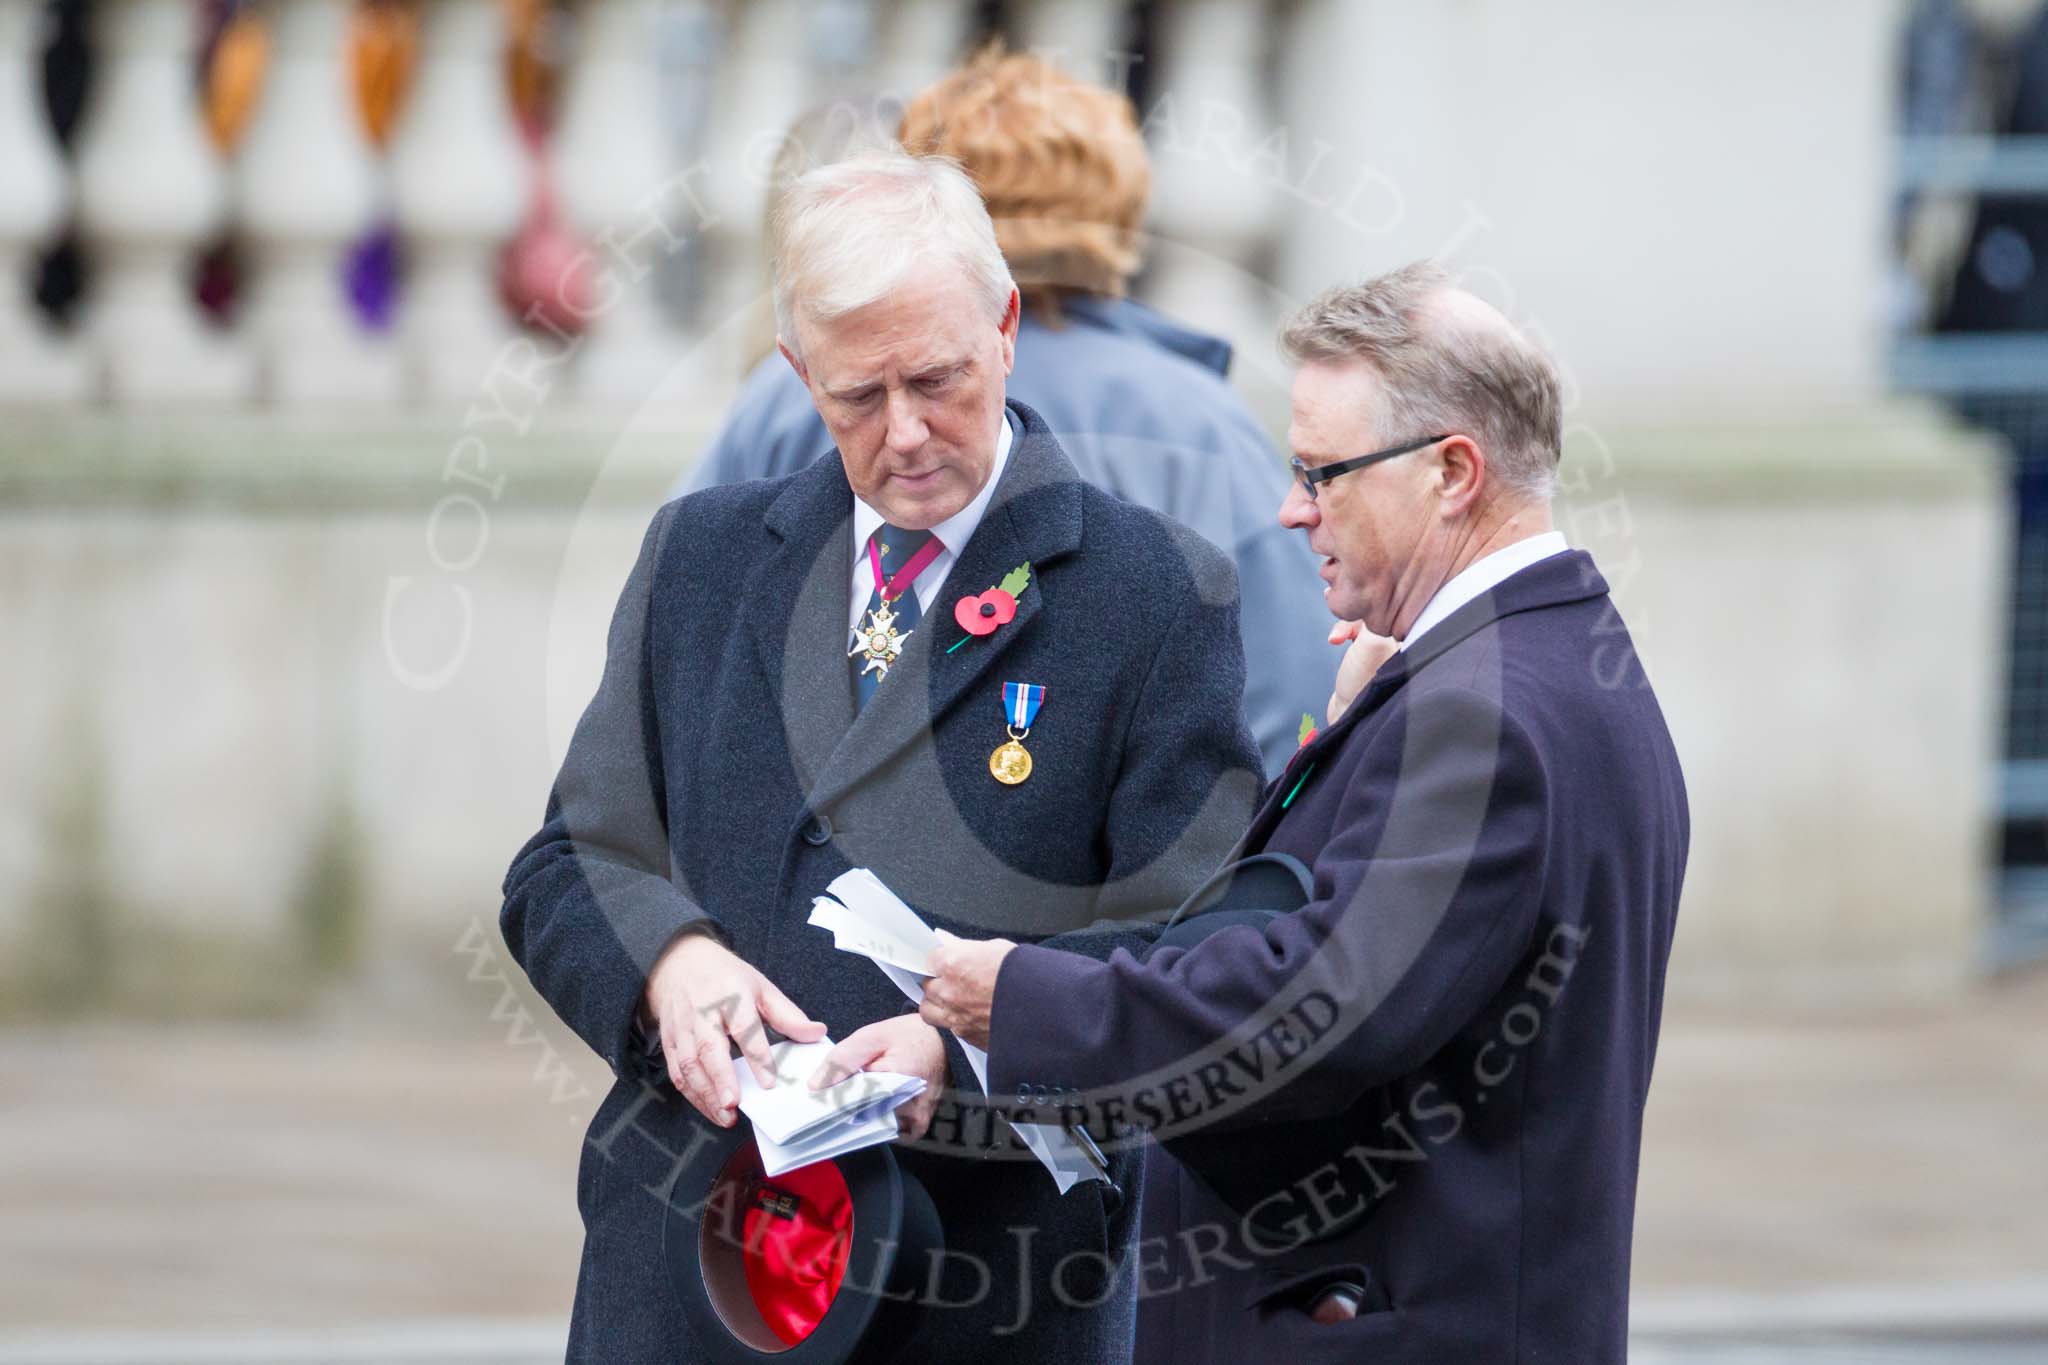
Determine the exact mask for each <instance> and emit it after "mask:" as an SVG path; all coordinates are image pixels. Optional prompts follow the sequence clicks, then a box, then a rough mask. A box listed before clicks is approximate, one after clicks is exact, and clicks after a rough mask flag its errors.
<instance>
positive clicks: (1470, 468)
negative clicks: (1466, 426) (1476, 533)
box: [1436, 436, 1488, 518]
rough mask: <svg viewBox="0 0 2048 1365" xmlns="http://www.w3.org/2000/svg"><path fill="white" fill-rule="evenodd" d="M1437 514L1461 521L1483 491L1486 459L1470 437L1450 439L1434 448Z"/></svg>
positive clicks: (1486, 473) (1485, 478) (1484, 488)
mask: <svg viewBox="0 0 2048 1365" xmlns="http://www.w3.org/2000/svg"><path fill="white" fill-rule="evenodd" d="M1436 458H1437V511H1438V512H1439V514H1441V515H1442V516H1444V517H1446V518H1449V517H1460V516H1463V515H1464V514H1465V513H1466V512H1468V511H1470V510H1471V508H1472V505H1473V504H1474V503H1475V502H1477V501H1478V500H1479V495H1480V494H1481V493H1482V492H1484V491H1485V490H1486V481H1487V475H1488V471H1487V468H1486V455H1485V452H1483V451H1481V450H1480V449H1479V447H1478V446H1476V445H1474V444H1473V443H1472V438H1471V437H1469V436H1453V437H1451V438H1450V439H1449V440H1447V441H1445V442H1443V443H1442V444H1441V445H1439V446H1438V447H1437V456H1436Z"/></svg>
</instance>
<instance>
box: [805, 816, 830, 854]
mask: <svg viewBox="0 0 2048 1365" xmlns="http://www.w3.org/2000/svg"><path fill="white" fill-rule="evenodd" d="M804 842H805V843H807V844H809V845H810V846H811V847H812V848H823V847H824V846H825V845H827V844H829V843H831V842H832V822H831V821H830V820H829V819H827V818H826V817H824V816H822V815H820V816H816V817H814V818H813V819H812V820H811V823H809V824H808V825H805V826H804Z"/></svg>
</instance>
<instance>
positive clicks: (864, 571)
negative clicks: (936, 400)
mask: <svg viewBox="0 0 2048 1365" xmlns="http://www.w3.org/2000/svg"><path fill="white" fill-rule="evenodd" d="M1011 439H1012V436H1011V432H1010V410H1009V409H1008V408H1004V409H1003V415H1002V429H1001V430H1000V431H998V432H997V433H996V458H995V463H994V465H992V466H991V467H990V469H989V471H988V482H986V483H984V484H983V485H982V486H981V491H980V492H979V493H976V494H975V495H974V501H972V502H970V503H968V504H967V505H966V506H965V507H963V508H961V509H960V510H959V511H957V512H955V513H954V514H953V515H952V516H950V517H947V518H946V519H945V520H944V521H942V522H940V523H939V524H938V525H937V526H934V527H932V534H933V535H935V536H937V537H938V538H939V544H941V545H943V546H945V547H946V548H945V549H943V550H941V551H939V554H938V557H937V558H936V559H934V560H932V562H931V563H929V564H927V565H926V566H925V568H924V572H923V573H920V574H919V575H918V576H917V581H916V582H915V583H912V584H911V585H910V589H911V591H912V592H914V593H916V594H917V606H918V610H919V611H923V612H929V611H930V610H931V607H932V599H933V598H934V597H937V596H938V595H939V586H940V585H941V584H943V583H944V582H945V581H946V575H947V574H949V573H951V572H952V571H953V565H954V563H955V562H956V561H957V560H958V559H959V558H960V549H961V547H962V546H964V545H966V544H967V538H968V537H969V536H971V535H973V534H974V528H975V527H977V526H979V525H981V514H982V513H983V512H986V511H987V510H988V500H989V498H990V497H992V496H993V495H994V494H995V491H996V484H997V483H998V482H1000V481H1001V479H1002V477H1003V466H1004V465H1006V464H1008V463H1009V462H1010V441H1011ZM884 520H886V518H884V517H883V516H882V514H881V513H880V512H877V511H876V510H875V509H874V508H872V507H870V506H868V505H867V504H866V503H865V502H863V501H861V499H860V498H859V496H858V495H856V496H855V498H854V500H853V601H852V604H851V605H850V606H849V607H848V608H847V612H846V633H847V636H848V638H849V640H850V639H851V637H852V635H853V632H854V630H855V629H856V628H857V627H859V625H860V618H861V613H862V612H865V611H866V610H867V607H868V599H869V598H870V597H873V596H874V595H875V571H874V569H873V567H872V566H871V565H869V563H868V541H869V540H870V539H872V538H873V537H874V534H875V532H876V531H878V530H880V529H881V527H882V522H883V521H884ZM889 573H890V569H889V567H888V566H887V565H884V566H883V568H882V576H883V577H884V578H887V577H888V576H889ZM977 591H978V589H977Z"/></svg>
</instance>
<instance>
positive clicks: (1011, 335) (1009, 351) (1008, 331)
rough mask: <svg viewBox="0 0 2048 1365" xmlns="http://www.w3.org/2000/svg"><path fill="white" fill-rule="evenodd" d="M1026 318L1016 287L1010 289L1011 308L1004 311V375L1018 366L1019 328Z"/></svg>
mask: <svg viewBox="0 0 2048 1365" xmlns="http://www.w3.org/2000/svg"><path fill="white" fill-rule="evenodd" d="M1023 317H1024V304H1023V300H1022V299H1021V298H1020V297H1019V296H1018V293H1017V290H1016V287H1015V286H1014V285H1013V286H1012V287H1011V289H1010V304H1009V307H1007V308H1005V309H1004V310H1003V327H1002V332H1003V373H1004V374H1008V373H1010V371H1011V370H1013V369H1014V368H1016V365H1017V326H1018V324H1019V323H1020V322H1022V320H1023Z"/></svg>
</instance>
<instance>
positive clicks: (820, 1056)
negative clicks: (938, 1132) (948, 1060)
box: [733, 1038, 924, 1175]
mask: <svg viewBox="0 0 2048 1365" xmlns="http://www.w3.org/2000/svg"><path fill="white" fill-rule="evenodd" d="M831 1051H832V1040H831V1039H830V1038H821V1039H819V1040H818V1041H817V1042H815V1043H797V1042H781V1043H777V1044H775V1045H774V1046H773V1047H772V1048H771V1049H770V1052H771V1053H772V1054H773V1056H774V1058H775V1085H774V1088H773V1089H763V1088H762V1086H761V1083H760V1082H759V1081H757V1080H755V1079H754V1071H753V1068H752V1067H750V1066H748V1065H747V1064H746V1061H745V1060H744V1059H743V1058H737V1057H736V1058H734V1059H733V1072H734V1074H735V1075H736V1076H737V1077H738V1078H739V1086H740V1112H741V1113H742V1114H745V1115H746V1116H747V1120H748V1122H750V1123H752V1124H753V1125H754V1145H755V1146H757V1147H759V1148H760V1149H761V1171H762V1174H764V1175H781V1174H782V1173H783V1172H784V1171H793V1170H795V1169H796V1168H797V1167H799V1166H808V1165H810V1164H811V1163H812V1162H814V1161H824V1160H827V1159H828V1158H831V1157H835V1156H844V1155H846V1154H847V1153H848V1152H857V1151H859V1150H860V1149H861V1148H863V1147H873V1146H875V1145H876V1144H877V1143H882V1142H890V1141H893V1140H894V1139H895V1137H896V1111H897V1109H899V1108H900V1107H902V1106H903V1105H904V1104H906V1103H908V1102H909V1101H911V1100H913V1099H915V1098H917V1097H918V1096H919V1095H922V1094H923V1093H924V1082H923V1081H922V1080H920V1079H918V1078H917V1077H915V1076H899V1075H897V1074H895V1073H894V1072H890V1071H861V1072H856V1073H855V1074H854V1075H852V1076H849V1077H847V1078H846V1079H845V1080H844V1081H841V1082H840V1083H839V1084H838V1085H835V1086H833V1087H831V1088H830V1089H827V1090H813V1089H811V1077H812V1076H813V1075H815V1074H817V1071H818V1068H819V1067H821V1066H823V1065H824V1064H825V1058H826V1057H827V1056H829V1055H830V1054H831Z"/></svg>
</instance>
